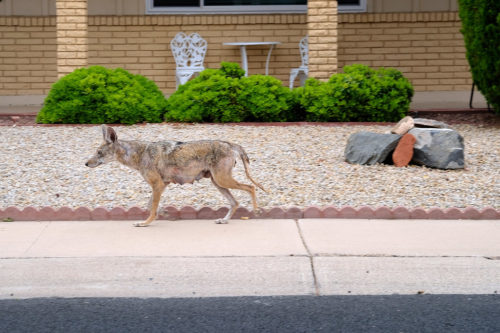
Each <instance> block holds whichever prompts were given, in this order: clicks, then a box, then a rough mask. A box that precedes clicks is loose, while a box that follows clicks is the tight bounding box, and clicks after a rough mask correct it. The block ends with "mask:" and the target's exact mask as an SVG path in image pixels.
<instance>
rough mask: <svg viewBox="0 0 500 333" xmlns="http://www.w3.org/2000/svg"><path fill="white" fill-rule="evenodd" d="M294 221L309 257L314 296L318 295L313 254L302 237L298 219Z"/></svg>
mask: <svg viewBox="0 0 500 333" xmlns="http://www.w3.org/2000/svg"><path fill="white" fill-rule="evenodd" d="M294 221H295V225H296V226H297V231H298V232H299V236H300V240H301V241H302V245H303V246H304V248H305V249H306V252H307V257H308V258H309V262H310V264H311V272H312V276H313V283H314V296H320V291H319V283H318V279H317V276H316V269H315V267H314V255H313V254H312V253H311V250H310V249H309V247H308V246H307V243H306V240H305V238H304V234H303V233H302V229H300V225H299V220H298V219H294Z"/></svg>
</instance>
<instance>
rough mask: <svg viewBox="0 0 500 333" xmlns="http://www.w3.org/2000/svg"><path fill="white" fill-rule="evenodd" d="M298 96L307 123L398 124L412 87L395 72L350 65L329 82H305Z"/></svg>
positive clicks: (393, 70)
mask: <svg viewBox="0 0 500 333" xmlns="http://www.w3.org/2000/svg"><path fill="white" fill-rule="evenodd" d="M297 95H298V97H296V99H297V100H298V103H299V104H300V108H302V109H303V111H304V112H305V114H306V120H308V121H398V120H400V119H401V118H402V117H404V115H405V114H406V113H407V112H408V109H409V106H410V102H411V98H412V96H413V88H412V86H411V83H410V82H409V81H408V80H407V79H406V78H405V77H404V76H403V75H402V74H401V72H399V71H398V70H395V69H391V68H381V69H378V70H374V69H371V68H370V67H368V66H365V65H351V66H345V67H344V73H339V74H334V75H332V76H331V77H330V80H329V81H328V82H320V81H318V80H315V79H308V80H307V81H306V85H305V87H303V88H299V90H298V92H297ZM299 113H300V111H299Z"/></svg>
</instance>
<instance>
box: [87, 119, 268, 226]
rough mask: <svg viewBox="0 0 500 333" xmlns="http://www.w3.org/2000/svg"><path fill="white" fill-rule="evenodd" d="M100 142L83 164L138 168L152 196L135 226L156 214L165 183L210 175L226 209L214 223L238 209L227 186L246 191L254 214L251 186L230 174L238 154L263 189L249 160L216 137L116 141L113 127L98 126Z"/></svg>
mask: <svg viewBox="0 0 500 333" xmlns="http://www.w3.org/2000/svg"><path fill="white" fill-rule="evenodd" d="M101 127H102V134H103V137H104V143H103V144H102V145H101V146H100V147H99V148H98V149H97V152H96V153H95V155H94V156H92V157H91V158H90V159H89V160H88V161H87V163H85V165H86V166H88V167H90V168H95V167H97V166H99V165H101V164H104V163H108V162H111V161H118V162H120V163H122V164H123V165H126V166H128V167H130V168H132V169H136V170H138V171H139V172H140V173H141V175H142V176H143V177H144V179H145V180H146V181H147V182H148V184H149V185H151V188H152V190H153V195H152V196H151V199H150V201H149V207H150V215H149V217H148V218H147V219H146V221H144V222H139V223H135V224H134V226H136V227H147V226H148V225H149V224H150V223H151V222H152V221H154V220H155V218H156V217H157V210H158V204H159V202H160V198H161V195H162V193H163V191H164V190H165V187H166V186H167V185H168V184H169V183H174V184H181V185H182V184H185V183H193V182H194V181H195V180H200V179H201V178H210V179H211V180H212V183H213V184H214V185H215V187H216V188H217V189H218V190H219V191H220V192H221V193H222V195H224V197H226V198H227V199H228V200H229V203H230V205H231V207H230V209H229V212H228V213H227V214H226V216H224V217H223V218H221V219H218V220H216V221H215V223H227V222H228V220H229V219H230V218H231V217H232V216H233V214H234V212H235V211H236V209H237V208H238V205H239V204H238V202H237V201H236V199H235V198H234V197H233V195H232V194H231V192H229V189H230V188H232V189H240V190H243V191H247V192H248V193H250V196H251V197H252V204H253V209H254V212H256V213H258V207H257V199H256V197H255V186H253V185H246V184H241V183H239V182H237V181H236V180H235V179H234V178H233V177H232V175H231V173H232V169H233V167H234V165H235V164H236V158H237V157H240V158H241V160H242V162H243V167H244V168H245V174H246V176H247V177H248V179H250V181H251V182H252V183H254V184H255V185H256V186H258V187H259V188H260V189H262V190H263V191H265V192H267V191H266V190H265V189H264V188H263V187H262V186H261V185H260V184H258V183H257V182H256V181H255V180H253V179H252V177H251V176H250V173H249V171H248V165H249V162H250V161H249V159H248V156H247V154H246V153H245V151H244V150H243V148H242V147H241V146H239V145H237V144H234V143H230V142H226V141H219V140H200V141H190V142H179V141H159V142H145V141H135V140H134V141H128V140H127V141H126V140H118V136H117V135H116V132H115V131H114V130H113V128H111V127H109V126H106V125H102V126H101Z"/></svg>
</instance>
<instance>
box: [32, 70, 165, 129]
mask: <svg viewBox="0 0 500 333" xmlns="http://www.w3.org/2000/svg"><path fill="white" fill-rule="evenodd" d="M165 108H166V99H165V97H164V96H163V94H162V93H161V91H160V90H159V89H158V87H157V86H156V84H155V83H154V82H153V81H151V80H148V79H147V78H145V77H144V76H141V75H133V74H131V73H129V72H128V71H126V70H124V69H121V68H117V69H107V68H104V67H101V66H91V67H88V68H80V69H77V70H75V71H74V72H72V73H70V74H68V75H66V76H64V77H62V78H61V79H59V80H58V81H57V82H56V83H55V84H54V85H53V86H52V89H51V90H50V92H49V94H48V96H47V98H46V99H45V102H44V106H43V108H42V109H41V110H40V112H39V113H38V116H37V119H36V121H37V122H38V123H73V124H74V123H80V124H82V123H92V124H100V123H123V124H134V123H139V122H144V121H146V122H161V121H162V120H163V114H164V112H165Z"/></svg>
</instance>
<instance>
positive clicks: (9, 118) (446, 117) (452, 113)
mask: <svg viewBox="0 0 500 333" xmlns="http://www.w3.org/2000/svg"><path fill="white" fill-rule="evenodd" d="M409 115H410V116H412V117H414V118H428V119H434V120H438V121H442V122H444V123H447V124H450V125H453V124H473V125H481V126H493V127H498V128H500V116H498V115H495V114H494V113H493V112H492V111H487V110H482V109H480V110H477V109H475V110H447V111H442V110H434V111H428V110H425V111H410V113H409ZM35 119H36V115H33V114H18V115H10V114H0V126H13V125H16V126H46V125H40V124H37V123H36V122H35ZM287 124H289V125H294V123H287ZM297 124H300V125H304V124H306V123H304V122H300V123H297ZM315 124H316V125H321V123H315ZM353 124H355V123H353ZM252 125H269V124H268V123H259V124H256V123H255V124H252ZM325 125H327V124H326V123H325ZM78 126H81V125H78Z"/></svg>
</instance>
